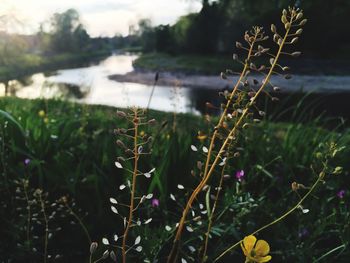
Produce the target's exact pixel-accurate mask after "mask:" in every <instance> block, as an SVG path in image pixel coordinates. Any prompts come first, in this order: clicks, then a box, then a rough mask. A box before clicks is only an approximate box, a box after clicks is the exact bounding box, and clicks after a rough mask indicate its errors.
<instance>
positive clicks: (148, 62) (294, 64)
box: [134, 53, 350, 75]
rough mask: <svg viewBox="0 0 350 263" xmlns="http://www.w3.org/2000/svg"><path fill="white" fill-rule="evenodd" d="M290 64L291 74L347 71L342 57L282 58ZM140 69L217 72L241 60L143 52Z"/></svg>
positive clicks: (234, 66) (237, 67) (349, 67)
mask: <svg viewBox="0 0 350 263" xmlns="http://www.w3.org/2000/svg"><path fill="white" fill-rule="evenodd" d="M282 63H285V64H286V65H289V66H290V67H291V69H292V73H294V74H310V75H349V73H350V63H349V62H348V61H347V60H344V59H334V60H325V59H304V58H301V59H298V60H287V61H283V60H282ZM134 66H135V67H136V68H138V69H142V70H152V71H170V72H181V73H186V74H210V75H219V74H220V72H222V71H225V70H226V69H230V70H233V71H239V70H241V67H240V64H238V63H237V62H235V61H233V60H232V58H231V56H230V55H207V56H203V55H189V54H184V55H176V56H175V55H169V54H166V53H146V54H142V55H141V56H140V57H139V58H137V59H136V60H135V62H134Z"/></svg>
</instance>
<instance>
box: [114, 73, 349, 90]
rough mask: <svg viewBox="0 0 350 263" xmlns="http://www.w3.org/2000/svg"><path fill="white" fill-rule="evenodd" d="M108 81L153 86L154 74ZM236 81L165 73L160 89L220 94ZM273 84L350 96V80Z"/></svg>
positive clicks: (278, 80)
mask: <svg viewBox="0 0 350 263" xmlns="http://www.w3.org/2000/svg"><path fill="white" fill-rule="evenodd" d="M109 78H110V79H112V80H115V81H118V82H132V83H140V84H145V85H153V84H154V78H155V73H153V72H139V71H132V72H130V73H127V74H125V75H117V74H115V75H110V76H109ZM253 78H255V79H257V80H258V81H260V82H261V81H262V79H263V78H262V77H261V76H254V77H252V78H251V80H253ZM236 80H237V77H231V78H230V79H228V80H223V79H221V78H220V76H205V75H185V74H180V73H170V72H162V73H160V74H159V79H158V83H157V86H166V87H174V86H181V87H189V88H201V89H215V90H221V89H224V88H227V87H231V86H232V83H233V82H235V81H236ZM271 83H272V84H273V85H274V86H278V87H280V88H281V91H282V92H283V91H284V92H294V91H304V92H309V91H314V92H337V91H341V92H345V91H347V92H350V76H317V75H315V76H311V75H294V76H293V77H292V79H290V80H286V79H284V78H282V77H280V76H274V77H273V78H272V79H271Z"/></svg>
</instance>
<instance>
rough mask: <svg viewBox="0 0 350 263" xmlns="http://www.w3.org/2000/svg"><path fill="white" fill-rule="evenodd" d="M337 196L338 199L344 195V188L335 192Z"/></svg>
mask: <svg viewBox="0 0 350 263" xmlns="http://www.w3.org/2000/svg"><path fill="white" fill-rule="evenodd" d="M337 196H338V197H339V198H340V199H343V198H344V196H345V190H340V191H339V192H338V193H337Z"/></svg>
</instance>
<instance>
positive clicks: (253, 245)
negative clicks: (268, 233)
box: [241, 235, 271, 263]
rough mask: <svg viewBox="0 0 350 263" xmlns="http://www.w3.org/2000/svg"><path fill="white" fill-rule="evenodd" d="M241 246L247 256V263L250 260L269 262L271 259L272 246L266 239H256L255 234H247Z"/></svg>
mask: <svg viewBox="0 0 350 263" xmlns="http://www.w3.org/2000/svg"><path fill="white" fill-rule="evenodd" d="M241 247H242V250H243V253H244V255H245V256H246V261H245V262H246V263H248V262H249V263H250V262H258V263H260V262H268V261H270V260H271V256H270V255H268V254H269V252H270V246H269V244H268V243H267V242H266V241H265V240H258V241H257V240H256V237H255V236H252V235H250V236H247V237H245V238H244V239H243V242H241Z"/></svg>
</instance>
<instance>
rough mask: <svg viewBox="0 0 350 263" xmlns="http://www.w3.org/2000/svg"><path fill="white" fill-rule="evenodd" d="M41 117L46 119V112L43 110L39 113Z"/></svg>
mask: <svg viewBox="0 0 350 263" xmlns="http://www.w3.org/2000/svg"><path fill="white" fill-rule="evenodd" d="M38 115H39V117H41V118H44V117H45V111H43V110H41V111H39V112H38Z"/></svg>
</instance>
